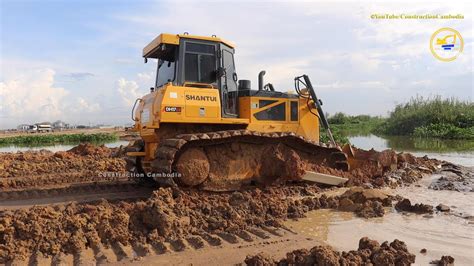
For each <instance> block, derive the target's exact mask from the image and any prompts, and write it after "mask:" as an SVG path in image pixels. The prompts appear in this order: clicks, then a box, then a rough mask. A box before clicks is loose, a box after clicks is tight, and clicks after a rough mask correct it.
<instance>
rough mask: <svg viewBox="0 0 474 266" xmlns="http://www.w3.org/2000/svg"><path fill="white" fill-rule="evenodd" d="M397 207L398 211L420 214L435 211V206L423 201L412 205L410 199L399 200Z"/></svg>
mask: <svg viewBox="0 0 474 266" xmlns="http://www.w3.org/2000/svg"><path fill="white" fill-rule="evenodd" d="M395 209H397V211H405V212H413V213H418V214H423V213H433V206H431V205H427V204H423V203H416V204H413V205H412V204H411V202H410V200H409V199H403V200H401V201H399V202H397V204H396V205H395Z"/></svg>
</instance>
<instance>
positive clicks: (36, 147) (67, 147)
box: [0, 140, 129, 152]
mask: <svg viewBox="0 0 474 266" xmlns="http://www.w3.org/2000/svg"><path fill="white" fill-rule="evenodd" d="M128 143H129V141H124V140H119V141H114V142H108V143H104V142H93V144H94V145H105V146H106V147H109V148H115V147H119V146H120V145H123V146H127V145H128ZM77 145H79V142H77V143H69V144H53V145H44V144H43V145H29V146H16V145H9V146H0V152H17V151H21V152H23V151H39V150H43V149H45V150H50V151H52V152H57V151H67V150H70V149H72V148H73V147H75V146H77Z"/></svg>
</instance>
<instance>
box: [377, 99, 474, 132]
mask: <svg viewBox="0 0 474 266" xmlns="http://www.w3.org/2000/svg"><path fill="white" fill-rule="evenodd" d="M376 132H377V133H379V134H386V135H398V136H406V135H408V136H417V137H432V138H443V139H474V104H473V103H472V102H469V101H461V100H458V99H455V98H448V99H443V98H441V97H440V96H436V97H432V98H424V97H421V96H419V97H416V98H412V99H411V100H410V101H409V102H407V103H405V104H399V105H397V106H396V107H395V109H394V111H392V112H391V113H390V117H389V118H388V119H387V120H385V122H384V123H382V124H381V125H380V127H379V128H378V129H377V130H376Z"/></svg>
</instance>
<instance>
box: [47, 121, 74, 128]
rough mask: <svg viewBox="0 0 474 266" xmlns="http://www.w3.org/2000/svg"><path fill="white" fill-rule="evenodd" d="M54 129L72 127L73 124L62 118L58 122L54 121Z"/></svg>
mask: <svg viewBox="0 0 474 266" xmlns="http://www.w3.org/2000/svg"><path fill="white" fill-rule="evenodd" d="M51 126H52V128H53V130H59V131H61V130H64V129H69V128H71V126H70V125H69V124H67V123H65V122H63V121H61V120H58V121H56V122H54V123H53V124H51Z"/></svg>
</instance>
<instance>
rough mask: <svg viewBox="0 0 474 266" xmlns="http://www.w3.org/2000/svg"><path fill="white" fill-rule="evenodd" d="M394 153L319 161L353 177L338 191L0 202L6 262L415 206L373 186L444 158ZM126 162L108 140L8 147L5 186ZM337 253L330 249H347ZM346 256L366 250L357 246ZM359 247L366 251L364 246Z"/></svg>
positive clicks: (166, 191)
mask: <svg viewBox="0 0 474 266" xmlns="http://www.w3.org/2000/svg"><path fill="white" fill-rule="evenodd" d="M395 156H396V167H392V168H386V167H385V168H382V169H375V170H374V169H364V168H361V169H356V170H354V171H351V172H349V173H342V174H341V173H340V172H337V170H332V169H327V168H325V169H320V170H321V172H327V173H333V174H334V173H340V174H341V175H344V176H345V177H348V178H349V182H348V183H347V186H350V187H352V188H351V189H349V190H348V191H346V192H345V193H343V194H340V195H331V194H330V193H329V194H325V192H327V191H330V188H327V187H324V186H319V185H317V184H314V183H313V184H311V183H304V182H291V183H288V184H281V185H274V186H270V187H259V186H249V187H246V188H245V189H244V190H242V191H239V192H223V193H216V192H205V191H198V190H195V189H186V188H157V189H156V191H154V192H153V193H152V194H151V196H150V197H149V198H148V199H146V200H142V199H129V200H106V199H103V200H100V201H96V202H87V203H86V202H78V203H69V204H55V205H50V206H35V207H32V208H27V209H15V210H4V211H0V263H6V262H9V261H18V260H19V261H28V260H29V258H30V257H31V256H33V257H38V256H46V257H53V258H56V257H58V256H60V255H61V254H63V255H68V254H72V255H76V254H83V253H84V252H86V251H87V250H94V254H95V255H94V256H95V260H96V261H100V258H101V257H102V256H101V253H102V252H103V249H104V248H106V249H107V248H111V249H114V250H123V247H124V246H130V247H132V249H133V253H134V254H135V255H136V257H141V256H146V255H149V254H154V253H157V254H161V253H166V252H168V251H169V250H170V249H171V250H173V251H181V250H185V249H186V248H187V247H192V248H194V249H200V248H203V247H204V246H221V245H223V244H224V243H230V244H233V243H234V244H237V243H241V242H242V241H243V242H249V243H250V242H252V241H254V240H255V239H259V238H260V239H265V238H266V237H265V235H268V234H269V232H270V233H272V234H274V235H277V236H278V235H280V232H283V231H290V230H289V229H288V228H285V226H284V225H283V223H282V221H284V220H286V219H298V218H301V217H304V216H305V213H306V212H308V211H310V210H316V209H321V208H330V209H337V210H341V211H350V212H354V213H356V214H357V215H358V216H361V217H366V218H370V217H380V216H383V215H384V213H385V209H384V208H390V207H392V206H393V205H395V204H397V205H399V207H400V206H401V207H400V210H404V211H410V210H415V209H416V208H415V209H410V208H413V207H410V206H411V204H407V202H404V201H403V199H401V198H400V197H396V196H392V195H387V194H385V193H384V192H382V191H380V190H377V189H371V188H373V187H383V186H392V187H393V186H399V185H405V184H410V183H412V182H415V181H417V180H419V179H420V178H421V177H422V176H423V175H425V174H431V173H433V172H437V171H440V169H441V168H439V167H438V166H439V165H440V164H441V162H439V161H437V160H432V159H428V158H415V157H413V156H411V155H409V154H398V155H395ZM124 167H125V163H124V160H123V150H120V149H109V148H106V147H103V146H102V147H95V146H91V145H80V146H78V147H76V148H74V149H72V150H70V151H67V152H56V153H52V152H47V151H40V152H23V153H3V154H0V169H1V170H2V171H0V173H1V174H0V189H1V190H2V191H0V192H4V191H8V190H18V189H24V188H27V189H30V188H35V189H41V188H42V187H48V186H54V185H61V184H74V183H75V182H83V181H87V182H90V181H92V182H101V181H111V180H112V181H113V180H117V179H120V178H122V177H123V176H122V175H118V176H119V177H117V176H112V177H111V176H109V175H106V174H104V173H106V172H114V173H125V168H124ZM447 167H451V166H450V165H447ZM355 185H358V186H357V187H356V186H355ZM327 195H330V196H327ZM397 202H398V203H397ZM403 202H404V203H403ZM408 203H409V202H408ZM424 208H429V207H424ZM431 209H432V207H431ZM397 243H398V242H397ZM385 246H387V245H385ZM385 246H384V245H383V244H382V247H381V250H382V251H380V252H382V253H384V252H385V251H383V250H384V248H386V247H385ZM323 249H324V248H323ZM287 251H289V250H287ZM318 252H319V251H318ZM371 252H373V250H372V251H371ZM119 253H120V252H119ZM310 253H311V254H313V253H312V252H309V253H308V254H310ZM329 253H331V252H329ZM385 253H386V252H385ZM305 254H306V253H305ZM318 254H319V253H318ZM331 254H333V255H334V254H335V253H331ZM344 254H345V253H344ZM348 254H352V253H348ZM102 255H103V254H102ZM313 255H314V254H313ZM313 255H311V256H313ZM333 255H328V256H329V257H331V256H332V257H334V256H336V257H337V256H339V257H337V258H338V259H341V258H345V257H344V255H337V254H336V255H334V256H333ZM405 255H406V256H408V257H409V254H408V255H407V254H405ZM405 255H404V256H405ZM301 256H302V257H308V256H309V255H308V256H306V255H304V254H303V255H301ZM318 256H319V255H318ZM341 256H342V257H341ZM347 256H353V257H354V258H352V257H351V258H352V259H353V260H354V261H357V260H358V259H357V258H355V257H356V255H355V254H353V255H347ZM357 256H359V258H360V254H359V255H357ZM387 256H388V255H387ZM323 257H324V256H323ZM329 257H328V258H329ZM389 257H390V256H389ZM395 257H396V256H395ZM287 259H288V258H287Z"/></svg>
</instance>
